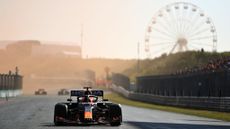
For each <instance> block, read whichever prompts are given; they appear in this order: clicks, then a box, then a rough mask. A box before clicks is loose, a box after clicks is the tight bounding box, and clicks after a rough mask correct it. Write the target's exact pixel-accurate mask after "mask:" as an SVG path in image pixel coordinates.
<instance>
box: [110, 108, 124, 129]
mask: <svg viewBox="0 0 230 129" xmlns="http://www.w3.org/2000/svg"><path fill="white" fill-rule="evenodd" d="M109 119H110V125H111V126H120V125H121V122H122V111H121V107H120V106H119V105H116V104H112V105H110V106H109Z"/></svg>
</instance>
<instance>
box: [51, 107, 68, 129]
mask: <svg viewBox="0 0 230 129" xmlns="http://www.w3.org/2000/svg"><path fill="white" fill-rule="evenodd" d="M67 112H68V106H67V105H66V104H60V103H59V104H56V105H55V108H54V124H55V125H57V126H59V125H64V124H65V122H64V119H65V118H66V116H67Z"/></svg>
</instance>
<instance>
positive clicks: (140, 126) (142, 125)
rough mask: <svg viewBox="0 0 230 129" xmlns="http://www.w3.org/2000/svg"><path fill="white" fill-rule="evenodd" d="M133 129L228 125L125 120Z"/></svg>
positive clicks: (217, 128)
mask: <svg viewBox="0 0 230 129" xmlns="http://www.w3.org/2000/svg"><path fill="white" fill-rule="evenodd" d="M124 123H126V124H129V125H131V126H133V127H135V129H136V128H137V129H230V125H229V126H228V125H226V126H225V125H198V124H177V123H153V122H136V121H126V122H124Z"/></svg>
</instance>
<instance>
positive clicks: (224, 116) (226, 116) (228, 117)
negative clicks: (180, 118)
mask: <svg viewBox="0 0 230 129" xmlns="http://www.w3.org/2000/svg"><path fill="white" fill-rule="evenodd" d="M105 98H108V99H109V100H111V101H113V102H115V103H120V104H125V105H130V106H136V107H142V108H148V109H156V110H162V111H169V112H176V113H182V114H187V115H194V116H200V117H207V118H213V119H219V120H224V121H230V113H225V112H216V111H207V110H198V109H187V108H179V107H172V106H162V105H156V104H150V103H144V102H139V101H133V100H129V99H127V98H124V97H122V96H121V95H118V94H116V93H111V94H105Z"/></svg>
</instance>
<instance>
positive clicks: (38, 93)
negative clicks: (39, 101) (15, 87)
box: [34, 89, 47, 95]
mask: <svg viewBox="0 0 230 129" xmlns="http://www.w3.org/2000/svg"><path fill="white" fill-rule="evenodd" d="M34 94H35V95H47V92H46V91H45V89H38V90H37V91H35V92H34Z"/></svg>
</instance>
